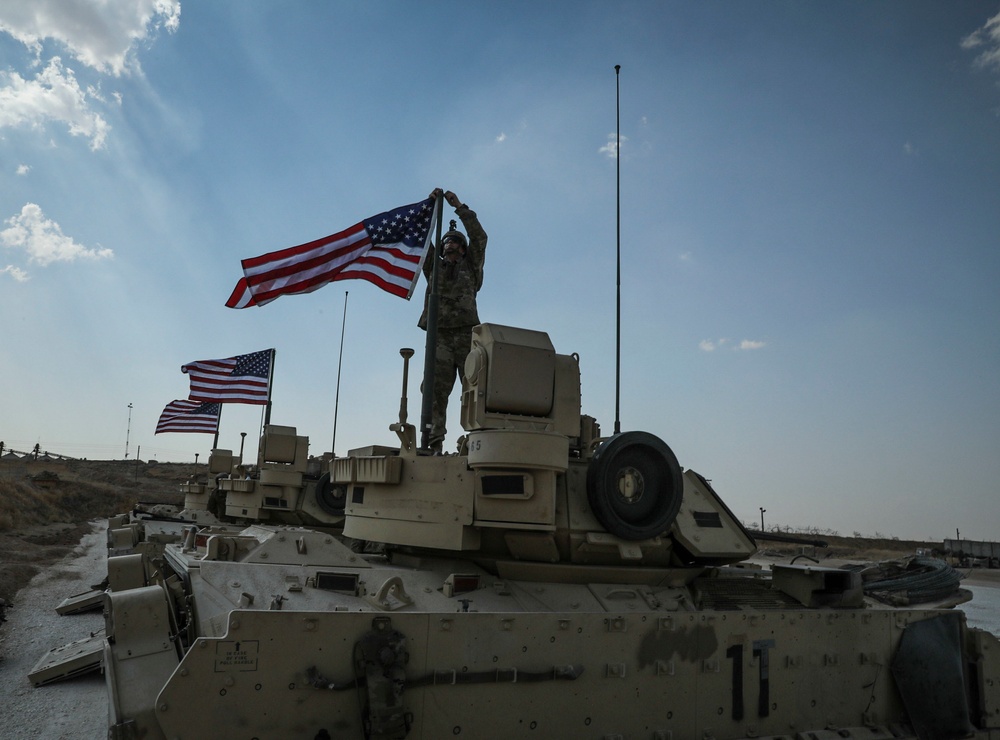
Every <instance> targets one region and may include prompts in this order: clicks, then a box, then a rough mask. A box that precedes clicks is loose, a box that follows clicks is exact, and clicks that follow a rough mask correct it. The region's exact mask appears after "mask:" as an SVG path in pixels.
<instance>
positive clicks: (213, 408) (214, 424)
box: [154, 400, 222, 434]
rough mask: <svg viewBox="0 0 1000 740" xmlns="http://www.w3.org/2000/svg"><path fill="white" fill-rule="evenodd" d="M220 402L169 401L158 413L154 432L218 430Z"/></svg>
mask: <svg viewBox="0 0 1000 740" xmlns="http://www.w3.org/2000/svg"><path fill="white" fill-rule="evenodd" d="M221 411H222V404H220V403H202V402H201V401H190V400H189V401H183V400H181V401H171V402H170V403H168V404H167V406H166V408H164V409H163V413H162V414H160V420H159V421H158V422H157V423H156V431H155V432H154V434H162V433H163V432H201V433H204V434H215V433H216V432H217V431H219V413H220V412H221Z"/></svg>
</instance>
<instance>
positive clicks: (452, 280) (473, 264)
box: [417, 204, 486, 330]
mask: <svg viewBox="0 0 1000 740" xmlns="http://www.w3.org/2000/svg"><path fill="white" fill-rule="evenodd" d="M455 213H456V214H458V217H459V218H460V219H462V225H463V226H464V227H465V231H466V233H467V234H468V235H469V248H468V249H467V250H466V251H465V257H463V258H462V259H460V260H459V261H458V262H447V261H445V260H443V259H442V258H441V254H440V245H439V247H438V249H437V250H435V259H436V261H437V265H438V328H439V329H454V328H457V327H461V326H475V325H476V324H478V323H479V311H478V310H477V308H476V293H478V292H479V289H480V288H481V287H483V264H484V263H485V262H486V232H485V231H483V227H482V226H481V225H480V223H479V219H478V218H477V217H476V212H475V211H473V210H472V209H471V208H469V207H468V206H467V205H464V204H463V205H460V206H459V207H458V208H456V209H455ZM433 265H434V261H432V260H430V259H426V260H424V277H426V278H427V283H428V285H427V292H426V293H425V294H424V312H423V313H422V314H421V315H420V321H419V322H418V323H417V326H419V327H420V328H421V329H425V330H426V329H427V302H428V299H429V298H430V280H431V269H432V268H433Z"/></svg>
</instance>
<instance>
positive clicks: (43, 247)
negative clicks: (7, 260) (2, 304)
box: [0, 203, 114, 279]
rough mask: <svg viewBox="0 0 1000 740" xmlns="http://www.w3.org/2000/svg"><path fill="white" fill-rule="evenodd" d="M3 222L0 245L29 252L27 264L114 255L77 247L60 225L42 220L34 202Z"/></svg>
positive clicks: (104, 251)
mask: <svg viewBox="0 0 1000 740" xmlns="http://www.w3.org/2000/svg"><path fill="white" fill-rule="evenodd" d="M4 223H5V224H7V226H8V228H6V229H4V230H3V231H0V243H2V244H3V245H4V246H5V247H8V248H10V249H23V250H24V251H25V252H27V253H28V261H29V262H32V263H34V264H38V265H41V266H42V267H45V266H46V265H49V264H51V263H53V262H73V261H75V260H77V259H81V258H83V259H106V258H109V257H113V256H114V252H113V251H112V250H110V249H103V248H100V249H87V248H86V247H84V246H82V245H80V244H77V243H76V242H75V241H73V238H72V237H69V236H66V235H65V234H63V232H62V229H61V228H60V226H59V224H57V223H56V222H55V221H52V220H50V219H47V218H45V214H44V213H42V209H41V208H40V207H38V206H37V205H36V204H34V203H25V204H24V207H23V208H22V209H21V213H20V214H18V215H16V216H11V217H10V218H8V219H7V220H6V221H4ZM7 269H8V270H10V269H11V268H7ZM14 269H16V268H14ZM15 279H16V276H15Z"/></svg>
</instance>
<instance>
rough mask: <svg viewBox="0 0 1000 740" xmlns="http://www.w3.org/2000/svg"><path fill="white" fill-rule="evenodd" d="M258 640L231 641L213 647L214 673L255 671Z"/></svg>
mask: <svg viewBox="0 0 1000 740" xmlns="http://www.w3.org/2000/svg"><path fill="white" fill-rule="evenodd" d="M259 645H260V641H259V640H233V641H228V640H227V641H224V642H218V643H216V645H215V672H216V673H220V672H229V671H256V670H257V651H258V648H259Z"/></svg>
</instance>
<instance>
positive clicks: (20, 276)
mask: <svg viewBox="0 0 1000 740" xmlns="http://www.w3.org/2000/svg"><path fill="white" fill-rule="evenodd" d="M0 275H10V276H11V277H12V278H14V280H16V281H17V282H19V283H23V282H26V281H27V280H28V273H26V272H25V271H24V270H22V269H21V268H20V267H14V265H7V266H6V267H5V268H3V269H2V270H0Z"/></svg>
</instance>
